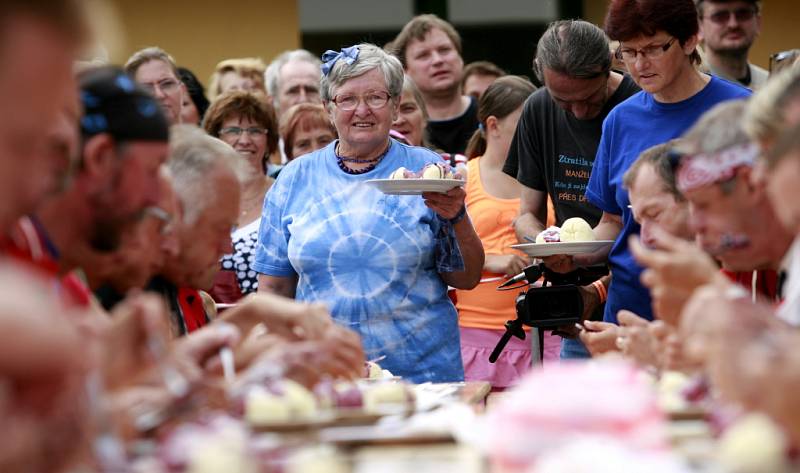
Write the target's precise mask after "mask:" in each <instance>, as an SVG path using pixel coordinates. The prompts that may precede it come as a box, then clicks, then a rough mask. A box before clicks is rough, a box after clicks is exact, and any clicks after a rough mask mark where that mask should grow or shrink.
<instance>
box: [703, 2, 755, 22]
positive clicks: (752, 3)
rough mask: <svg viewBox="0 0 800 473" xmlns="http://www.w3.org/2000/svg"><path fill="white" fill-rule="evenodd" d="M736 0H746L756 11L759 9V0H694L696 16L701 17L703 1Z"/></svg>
mask: <svg viewBox="0 0 800 473" xmlns="http://www.w3.org/2000/svg"><path fill="white" fill-rule="evenodd" d="M737 1H742V2H747V3H749V4H751V5H753V6H754V7H756V13H758V12H760V11H761V2H760V1H759V0H695V5H697V16H699V17H700V18H703V4H704V3H733V2H737Z"/></svg>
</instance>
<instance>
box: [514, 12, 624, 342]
mask: <svg viewBox="0 0 800 473" xmlns="http://www.w3.org/2000/svg"><path fill="white" fill-rule="evenodd" d="M534 72H536V75H537V76H538V77H539V80H540V81H541V82H542V83H543V84H544V87H542V88H541V89H539V90H537V91H536V92H534V93H533V94H532V95H531V96H530V97H529V98H528V100H527V101H526V102H525V108H524V110H523V112H522V116H521V117H520V120H519V123H518V125H517V131H516V133H515V134H514V140H513V141H512V143H511V148H510V150H509V154H508V159H507V160H506V164H505V167H504V168H503V171H504V172H505V173H506V174H509V175H511V176H514V177H516V178H517V180H518V181H519V182H520V183H521V184H522V185H523V189H522V195H521V201H520V215H519V217H518V218H517V220H516V221H515V223H514V228H515V230H516V232H517V237H518V238H519V239H520V241H521V242H525V237H536V235H537V234H538V233H539V232H541V231H542V230H544V225H545V222H546V219H547V197H548V196H549V197H550V199H552V201H553V205H554V207H555V213H556V215H555V217H556V225H559V226H560V225H561V224H562V223H563V222H564V221H565V220H567V219H569V218H571V217H581V218H583V219H584V220H586V221H587V222H588V223H589V225H591V226H592V227H595V226H596V225H597V224H598V223H599V220H600V216H601V214H602V212H601V211H600V209H598V208H596V207H594V206H593V205H591V204H590V203H589V202H588V201H587V200H586V197H585V195H584V191H585V189H586V186H587V184H588V183H589V176H590V174H591V171H592V165H593V163H594V158H595V153H596V152H597V146H598V144H599V143H600V135H601V130H602V124H603V120H604V119H605V117H606V115H608V113H609V112H610V111H611V109H612V108H614V106H616V105H617V104H619V103H620V102H622V101H624V100H625V99H627V98H628V97H630V96H631V95H633V94H635V93H636V92H638V91H639V88H638V87H637V86H636V84H634V82H633V80H631V78H630V77H628V76H623V75H622V74H620V73H617V72H614V71H612V70H611V54H610V52H609V47H608V39H607V38H606V36H605V34H604V33H603V31H602V30H601V29H600V28H598V27H597V26H595V25H593V24H591V23H588V22H585V21H580V20H566V21H557V22H554V23H552V24H551V25H550V26H549V28H548V29H547V31H545V33H544V35H542V38H541V39H540V40H539V44H538V46H537V50H536V59H535V60H534ZM608 282H609V278H608V277H607V278H604V279H603V280H602V283H603V284H604V285H605V287H608ZM582 292H583V299H584V306H585V307H586V308H587V310H586V311H585V313H586V312H588V311H589V310H595V311H596V310H597V307H598V306H600V307H602V302H603V301H602V300H601V299H602V297H601V293H604V291H602V290H598V289H597V288H596V287H592V286H586V287H584V288H582ZM564 342H565V343H564V344H562V353H561V357H562V358H576V357H577V358H581V357H586V356H588V352H586V350H585V348H584V347H583V345H582V344H580V341H578V340H567V339H565V341H564Z"/></svg>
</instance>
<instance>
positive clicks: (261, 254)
mask: <svg viewBox="0 0 800 473" xmlns="http://www.w3.org/2000/svg"><path fill="white" fill-rule="evenodd" d="M323 62H324V64H323V69H322V72H323V77H322V81H321V87H320V90H321V94H322V98H323V101H324V102H325V106H326V108H327V109H328V113H329V114H330V116H331V119H332V122H333V124H334V126H335V127H336V130H337V132H338V135H339V139H338V140H336V141H334V142H333V143H331V144H329V145H328V146H326V147H324V148H322V149H319V150H317V151H314V152H313V153H310V154H307V155H305V156H301V157H299V158H297V159H295V160H293V161H292V162H290V163H289V164H287V165H286V167H284V168H283V170H282V171H281V174H280V176H279V177H278V179H277V181H276V182H275V185H274V186H273V187H272V189H270V191H269V193H268V194H267V198H266V200H265V202H264V217H263V218H262V220H261V227H260V229H259V236H258V240H259V244H258V247H257V250H256V259H255V262H254V263H253V268H255V270H256V271H258V272H259V273H261V276H260V278H259V288H258V289H259V291H265V290H270V291H273V292H277V293H280V294H283V295H286V296H289V297H296V298H297V299H300V300H305V301H317V302H324V303H326V304H327V305H328V307H329V308H330V311H331V315H332V316H333V318H334V319H335V320H336V321H337V322H338V323H340V324H342V325H345V326H346V327H348V328H352V329H353V330H356V331H357V332H358V333H359V334H360V335H361V338H362V340H363V343H364V351H365V352H366V354H367V357H369V358H374V357H379V356H385V359H384V360H383V361H381V365H382V366H383V367H384V368H387V369H389V370H390V371H392V372H393V373H395V374H397V375H400V376H403V377H404V378H408V379H410V380H411V381H413V382H417V383H420V382H425V381H459V380H462V379H463V378H464V370H463V368H462V363H461V347H460V345H459V336H458V323H457V317H456V309H455V307H454V306H453V304H452V303H451V302H450V299H448V297H447V286H448V285H449V286H453V287H457V288H464V289H469V288H472V287H475V285H476V284H477V283H478V280H479V279H480V275H481V268H482V267H483V258H484V255H483V247H482V245H481V242H480V239H479V238H478V236H477V234H476V233H475V230H474V229H473V228H472V224H471V223H470V221H469V217H467V216H466V210H465V208H464V196H465V193H464V190H463V189H461V188H455V189H451V190H450V191H448V192H447V193H446V194H438V193H425V194H423V195H422V196H421V197H420V196H416V195H384V194H383V193H381V192H380V191H378V190H377V189H375V188H373V187H371V186H369V185H367V184H366V183H365V182H366V181H368V180H370V179H386V178H388V177H389V176H390V175H391V174H392V173H393V172H394V171H395V170H396V169H398V168H400V167H405V168H406V169H410V170H415V171H416V170H419V169H421V168H422V167H423V166H425V165H427V164H431V163H441V162H442V159H441V157H439V155H437V154H435V153H433V152H432V151H430V150H427V149H425V148H419V147H416V146H407V145H404V144H401V143H400V142H398V141H395V140H393V139H391V138H390V137H389V130H390V128H391V126H392V121H393V119H394V118H395V117H396V116H397V111H398V107H399V102H400V96H401V94H402V87H403V67H402V66H401V64H400V61H399V60H398V59H397V58H395V57H394V56H390V55H388V54H387V53H385V52H384V51H383V50H382V49H380V48H378V47H377V46H375V45H371V44H361V45H358V46H353V47H350V48H345V49H344V50H342V51H341V52H340V53H336V52H333V51H329V52H327V53H325V56H323Z"/></svg>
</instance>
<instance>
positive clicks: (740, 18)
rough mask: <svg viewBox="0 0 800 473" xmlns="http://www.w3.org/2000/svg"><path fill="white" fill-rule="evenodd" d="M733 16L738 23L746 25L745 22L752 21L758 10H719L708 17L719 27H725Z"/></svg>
mask: <svg viewBox="0 0 800 473" xmlns="http://www.w3.org/2000/svg"><path fill="white" fill-rule="evenodd" d="M731 15H733V16H734V18H736V22H737V23H744V22H745V21H750V20H752V19H753V17H754V16H756V10H755V9H754V8H747V7H744V8H737V9H736V10H719V11H715V12H714V13H711V14H710V15H708V16H707V18H708V19H709V20H711V22H712V23H716V24H718V25H724V24H726V23H728V22H729V21H730V19H731Z"/></svg>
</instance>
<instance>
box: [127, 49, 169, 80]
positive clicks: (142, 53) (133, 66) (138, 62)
mask: <svg viewBox="0 0 800 473" xmlns="http://www.w3.org/2000/svg"><path fill="white" fill-rule="evenodd" d="M150 61H162V62H164V63H165V64H167V65H168V66H169V67H170V69H172V73H173V74H174V75H175V80H177V81H178V82H180V80H181V79H180V77H181V76H180V74H179V73H178V66H177V64H175V59H173V58H172V56H170V55H169V53H167V52H166V51H164V50H163V49H161V48H159V47H158V46H151V47H149V48H144V49H140V50H138V51H136V52H135V53H133V54H132V55H131V57H129V58H128V61H127V62H125V73H126V74H128V75H129V76H135V75H136V71H138V70H139V68H140V67H142V65H144V64H146V63H148V62H150Z"/></svg>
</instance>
